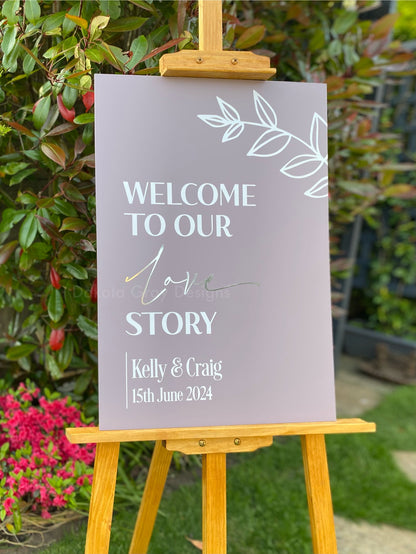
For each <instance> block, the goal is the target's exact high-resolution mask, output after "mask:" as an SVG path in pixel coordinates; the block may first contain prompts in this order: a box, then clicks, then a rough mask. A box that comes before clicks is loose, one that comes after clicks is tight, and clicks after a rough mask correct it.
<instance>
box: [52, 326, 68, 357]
mask: <svg viewBox="0 0 416 554" xmlns="http://www.w3.org/2000/svg"><path fill="white" fill-rule="evenodd" d="M64 342H65V331H64V329H62V327H61V328H60V329H52V331H51V334H50V337H49V346H50V347H51V350H54V351H55V352H56V351H58V350H61V348H62V347H63V345H64Z"/></svg>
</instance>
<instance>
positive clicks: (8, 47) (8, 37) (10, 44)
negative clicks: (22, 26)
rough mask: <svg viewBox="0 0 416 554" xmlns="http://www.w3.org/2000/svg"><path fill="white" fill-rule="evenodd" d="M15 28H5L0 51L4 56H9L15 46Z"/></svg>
mask: <svg viewBox="0 0 416 554" xmlns="http://www.w3.org/2000/svg"><path fill="white" fill-rule="evenodd" d="M16 36H17V27H7V29H6V30H5V31H4V35H3V40H2V41H1V49H2V51H3V52H4V54H10V52H11V51H12V50H13V48H14V47H15V44H16Z"/></svg>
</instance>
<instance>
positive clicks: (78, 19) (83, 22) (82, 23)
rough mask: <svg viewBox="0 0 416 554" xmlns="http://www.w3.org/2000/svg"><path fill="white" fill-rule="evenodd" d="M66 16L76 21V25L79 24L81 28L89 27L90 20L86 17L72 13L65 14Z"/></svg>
mask: <svg viewBox="0 0 416 554" xmlns="http://www.w3.org/2000/svg"><path fill="white" fill-rule="evenodd" d="M65 17H66V18H67V19H69V20H70V21H72V22H73V23H75V25H78V26H79V27H81V29H85V30H87V29H88V21H87V20H86V19H84V18H83V17H79V16H77V15H71V14H70V13H67V14H65Z"/></svg>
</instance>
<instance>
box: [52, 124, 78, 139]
mask: <svg viewBox="0 0 416 554" xmlns="http://www.w3.org/2000/svg"><path fill="white" fill-rule="evenodd" d="M76 128H77V126H76V125H74V123H62V124H61V125H58V126H57V127H54V128H53V129H51V130H50V131H49V133H47V135H46V136H47V137H57V136H59V135H64V134H65V133H70V132H71V131H73V130H74V129H76Z"/></svg>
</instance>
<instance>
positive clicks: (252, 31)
mask: <svg viewBox="0 0 416 554" xmlns="http://www.w3.org/2000/svg"><path fill="white" fill-rule="evenodd" d="M265 32H266V27H265V26H264V25H253V27H250V28H249V29H247V30H246V31H244V33H243V34H242V35H241V37H240V38H239V39H238V40H237V42H236V44H235V47H236V48H238V49H239V50H245V49H246V48H250V47H251V46H254V45H255V44H257V43H258V42H260V41H261V39H262V38H263V37H264V34H265Z"/></svg>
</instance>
